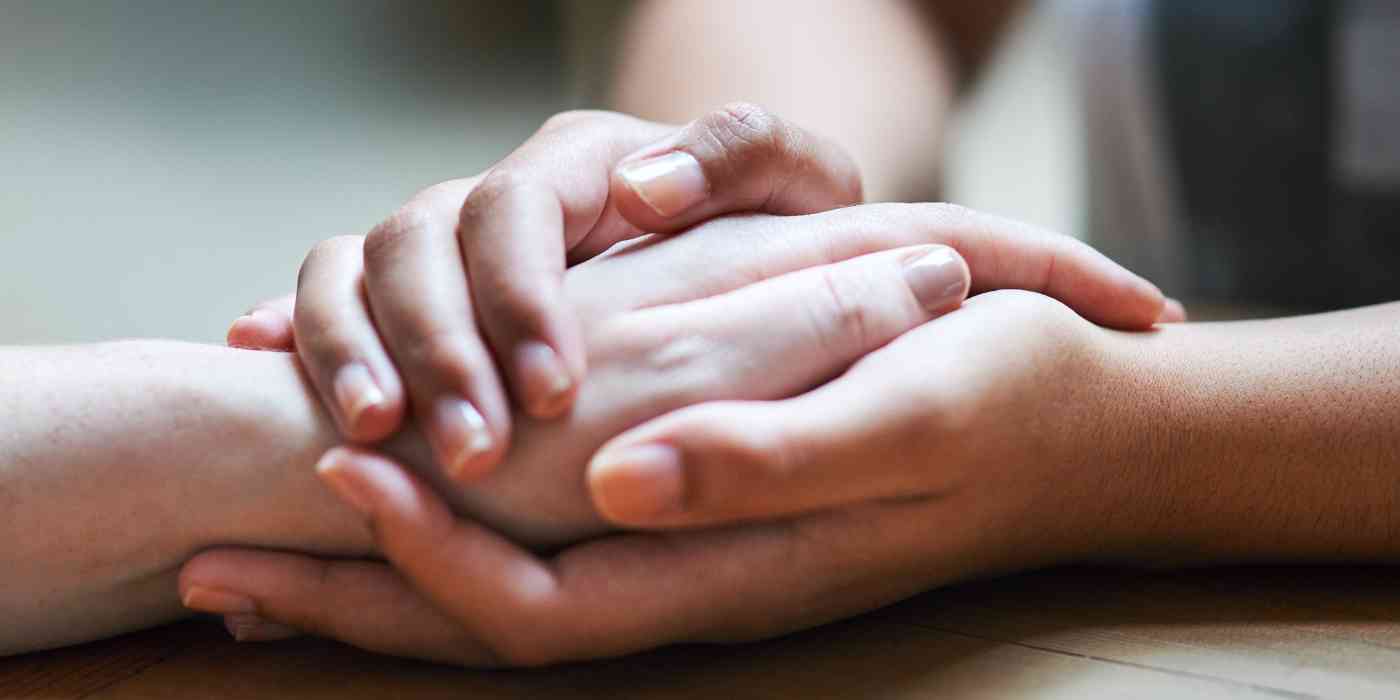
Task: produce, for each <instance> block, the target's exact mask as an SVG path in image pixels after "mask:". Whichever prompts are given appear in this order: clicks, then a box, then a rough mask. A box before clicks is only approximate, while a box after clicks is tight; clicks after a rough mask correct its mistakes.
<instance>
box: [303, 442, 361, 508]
mask: <svg viewBox="0 0 1400 700" xmlns="http://www.w3.org/2000/svg"><path fill="white" fill-rule="evenodd" d="M350 457H351V454H350V453H349V452H348V451H346V450H345V448H342V447H332V448H331V449H329V450H327V451H326V454H324V455H322V456H321V459H320V461H318V462H316V473H317V474H319V475H320V476H321V480H322V481H324V482H326V484H328V485H329V486H330V487H331V490H332V491H335V495H336V496H338V497H340V500H342V501H345V502H346V503H347V504H349V506H350V507H351V508H354V509H355V510H356V511H359V513H360V515H363V516H365V517H369V516H370V515H372V514H373V512H374V501H373V500H371V499H370V495H369V494H368V493H366V492H365V489H364V486H363V485H362V484H361V483H360V482H359V480H357V479H355V478H354V476H353V475H351V474H350V473H348V472H347V471H346V469H345V462H346V460H347V459H350Z"/></svg>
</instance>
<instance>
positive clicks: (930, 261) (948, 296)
mask: <svg viewBox="0 0 1400 700" xmlns="http://www.w3.org/2000/svg"><path fill="white" fill-rule="evenodd" d="M904 281H905V282H906V283H908V284H909V288H910V289H911V290H913V292H914V297H915V298H917V299H918V300H919V303H920V304H922V305H923V307H924V309H925V310H926V311H928V312H929V313H931V314H937V313H943V312H945V311H950V310H952V309H954V308H956V307H957V305H958V304H961V303H962V300H963V299H964V298H965V297H967V289H968V285H969V284H970V283H971V278H970V276H969V275H968V271H967V263H964V262H963V259H962V257H960V256H959V255H958V254H957V253H955V252H954V251H953V249H952V248H949V247H947V246H935V247H934V248H933V249H932V250H929V251H928V252H925V253H922V254H919V255H917V256H915V257H913V258H910V259H908V260H905V261H904Z"/></svg>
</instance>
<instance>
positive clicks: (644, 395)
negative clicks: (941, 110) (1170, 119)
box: [302, 202, 1162, 546]
mask: <svg viewBox="0 0 1400 700" xmlns="http://www.w3.org/2000/svg"><path fill="white" fill-rule="evenodd" d="M443 206H451V205H450V203H446V202H444V205H443ZM945 241H946V242H949V243H951V244H952V245H953V246H954V247H955V248H957V249H958V250H959V251H960V252H961V253H962V254H963V255H964V256H965V257H966V258H967V260H968V262H969V263H971V265H972V272H973V287H974V289H975V288H993V289H994V288H998V287H1030V288H1032V289H1044V290H1046V291H1048V292H1050V293H1053V294H1057V295H1060V296H1062V297H1063V298H1064V299H1065V300H1066V301H1068V302H1069V303H1070V304H1071V305H1072V306H1076V307H1078V308H1087V309H1096V310H1098V312H1099V315H1102V314H1105V313H1110V312H1116V313H1120V314H1121V313H1124V312H1126V311H1132V312H1136V313H1139V314H1143V315H1144V316H1145V315H1146V314H1149V313H1150V314H1155V313H1157V312H1158V311H1159V310H1160V309H1161V308H1162V300H1161V297H1160V295H1157V296H1155V297H1154V296H1152V294H1150V293H1148V292H1155V288H1152V287H1151V286H1150V285H1147V283H1146V282H1143V281H1141V280H1140V279H1139V278H1137V277H1135V276H1133V275H1131V274H1130V273H1128V272H1126V271H1124V270H1123V269H1122V268H1120V267H1118V266H1116V265H1114V264H1113V263H1112V262H1110V261H1108V260H1107V259H1106V258H1104V257H1103V256H1101V255H1099V254H1098V253H1096V252H1095V251H1093V250H1092V249H1091V248H1089V247H1087V246H1085V245H1083V244H1082V243H1079V242H1078V241H1075V240H1073V239H1070V238H1067V237H1064V236H1057V235H1053V234H1048V233H1044V232H1041V231H1037V230H1035V229H1031V228H1028V227H1025V226H1022V225H1019V224H1015V223H1014V222H1008V221H1006V220H1002V219H998V218H996V217H989V216H986V215H982V214H977V213H975V212H971V211H968V210H965V209H961V208H958V207H952V206H948V205H867V206H865V207H853V208H846V209H841V210H837V211H832V212H827V213H824V214H818V215H809V216H805V217H797V216H790V217H763V216H758V217H746V218H728V219H720V220H715V221H712V222H710V223H707V224H704V225H702V226H699V227H696V228H695V229H694V230H693V231H691V232H690V233H688V234H687V235H685V236H681V237H677V238H675V239H670V240H659V239H652V240H650V241H644V242H641V243H642V244H641V245H635V246H634V247H632V248H630V249H626V250H622V251H615V252H614V254H611V255H606V256H602V257H599V258H595V259H593V260H590V261H588V262H586V263H583V264H580V265H577V266H575V267H574V268H572V269H571V270H570V271H569V273H568V277H567V278H566V291H567V296H568V297H569V298H570V300H571V301H572V303H573V304H574V307H575V309H576V310H577V312H578V314H579V315H580V317H581V318H583V319H584V320H585V322H586V326H587V328H588V329H589V333H590V337H589V339H588V341H587V346H588V349H589V362H590V364H591V365H592V366H593V367H594V371H593V374H595V375H597V376H595V377H594V378H593V380H591V381H589V382H587V383H585V385H584V387H583V392H582V393H581V394H580V399H579V401H578V403H577V405H576V406H575V408H574V410H573V411H571V412H570V414H569V416H568V417H567V418H565V419H564V420H562V421H554V422H542V421H538V420H534V419H531V418H529V417H524V416H521V417H519V420H518V423H517V430H516V445H515V447H514V448H513V449H512V450H511V453H510V455H509V458H508V464H509V465H510V468H509V469H507V470H504V471H502V472H497V473H494V474H491V475H488V476H487V477H485V478H483V479H481V480H479V481H478V482H477V483H476V484H475V485H474V487H473V488H471V489H461V488H457V487H455V486H454V484H453V482H452V480H451V477H450V475H449V474H447V473H445V472H444V471H443V470H442V469H441V468H425V469H424V470H423V471H422V472H421V473H422V475H423V476H425V477H427V478H428V479H429V480H430V481H432V482H433V483H434V484H436V485H437V486H439V487H440V488H441V489H442V492H443V493H444V494H445V495H446V496H447V498H448V500H449V502H450V503H451V504H452V505H453V507H454V508H456V509H457V510H458V512H460V513H462V514H464V515H468V516H472V517H476V518H479V519H481V520H482V521H484V522H485V523H486V524H488V525H490V526H492V527H495V528H497V529H499V530H501V531H502V532H503V533H505V534H507V535H509V536H512V537H514V538H516V539H518V540H520V541H523V542H526V543H528V544H531V545H536V546H548V545H558V544H562V543H565V542H571V541H576V540H577V539H579V538H581V537H584V536H588V535H593V534H599V533H601V532H604V531H606V529H607V527H606V526H605V524H604V523H603V521H602V520H601V519H600V518H599V517H598V514H597V512H596V511H595V510H594V508H593V506H592V504H591V503H590V502H589V499H588V495H587V493H586V490H585V487H584V483H583V470H584V465H586V463H587V461H588V458H589V456H591V455H592V454H593V452H594V451H595V450H596V449H597V448H598V447H599V446H601V445H602V443H603V442H604V441H605V440H607V439H608V438H610V437H613V436H614V435H616V434H617V433H619V432H621V431H623V430H626V429H628V428H631V427H633V426H635V425H637V424H638V423H640V422H642V421H645V420H647V419H650V418H653V417H656V416H659V415H661V414H663V413H665V412H667V411H671V410H674V409H677V408H680V407H682V406H685V405H688V404H691V403H695V402H699V401H707V400H716V399H737V398H754V399H775V398H781V397H783V396H789V395H792V394H794V393H797V392H800V391H804V390H806V389H808V388H810V387H811V386H813V385H815V384H817V383H819V382H820V381H821V380H823V379H826V378H828V377H831V376H834V374H835V373H837V372H839V371H840V370H841V368H843V367H844V366H845V364H846V363H849V362H851V361H853V360H855V359H856V358H858V357H859V356H861V355H863V354H864V353H865V352H866V351H868V350H870V349H874V348H875V347H878V344H879V343H883V342H884V341H885V340H888V339H889V338H892V337H894V335H897V334H898V332H902V331H903V330H904V329H906V328H908V327H909V326H902V327H899V328H895V329H892V331H891V332H893V333H894V335H887V336H880V335H879V334H878V333H872V332H871V329H869V328H866V327H864V326H865V325H868V323H869V319H868V318H864V317H863V316H864V315H868V314H866V308H867V307H868V306H869V305H872V304H874V305H878V304H879V303H881V301H880V299H879V298H876V297H871V296H870V293H869V290H870V289H879V288H878V287H869V288H862V289H865V290H866V291H856V292H850V293H847V294H846V296H847V297H849V298H835V297H833V293H828V292H826V291H824V288H819V289H818V290H817V291H816V292H808V291H803V292H801V293H799V294H798V296H797V297H795V298H791V297H788V296H786V295H783V294H777V295H775V296H772V297H767V296H764V294H767V293H769V292H771V291H772V290H771V289H769V288H765V287H758V288H756V289H753V290H749V291H746V292H744V293H742V294H739V291H740V290H739V289H738V288H740V287H743V286H744V285H745V284H747V283H749V282H751V281H753V280H762V279H765V278H768V277H772V276H774V275H781V274H783V273H786V272H789V271H793V270H798V269H802V268H807V267H811V266H813V265H823V264H828V263H832V262H837V261H841V260H846V259H849V258H851V257H854V256H858V255H861V254H864V253H868V252H871V251H879V250H884V249H889V248H892V247H900V246H908V245H916V244H925V243H938V242H945ZM362 245H363V243H362V241H361V239H358V238H350V237H344V238H337V239H331V240H330V241H327V242H325V243H323V244H322V245H320V246H318V248H317V251H316V252H315V253H313V254H312V255H311V256H309V257H308V260H307V263H306V265H305V267H304V268H303V272H302V279H303V281H306V280H321V281H322V282H320V283H318V285H317V289H318V293H319V294H320V295H321V296H322V301H321V302H320V303H321V304H322V305H324V306H325V307H326V308H335V309H342V310H353V309H355V308H363V306H364V304H365V300H364V299H363V297H361V296H360V295H358V294H356V293H355V290H354V287H353V286H351V285H346V284H341V283H337V282H336V281H337V280H342V281H343V280H355V279H359V278H360V277H361V275H362V264H363V263H362V260H363V256H361V255H360V252H359V251H360V248H361V246H362ZM804 289H805V287H804ZM725 292H735V293H736V294H738V296H739V298H740V300H741V301H738V302H732V301H731V302H727V303H730V304H734V303H738V304H740V305H739V306H735V307H732V308H735V309H738V311H735V312H727V311H726V312H721V313H717V314H715V315H713V316H710V317H707V316H705V315H703V314H704V313H706V312H705V311H704V310H705V309H707V308H710V307H709V304H712V303H713V304H718V303H721V301H722V300H721V299H720V298H718V297H716V298H715V299H710V300H708V301H706V302H704V303H700V302H699V300H701V299H703V298H707V297H714V296H715V295H719V294H722V293H725ZM836 293H840V290H836ZM906 296H907V293H906ZM692 301H694V302H697V303H696V304H695V305H693V306H687V305H685V304H682V303H681V302H692ZM824 301H825V302H831V303H832V304H837V305H839V306H840V307H839V308H826V307H820V306H819V307H818V308H817V309H816V310H815V311H814V312H813V313H818V314H820V315H818V316H817V318H821V317H824V316H825V315H831V314H837V315H847V316H851V315H854V318H852V319H847V320H846V321H842V322H841V323H847V324H852V323H853V324H854V325H855V327H854V328H851V329H849V331H850V332H851V333H853V334H856V335H859V336H860V338H859V340H858V341H857V342H855V343H853V345H854V346H856V347H854V348H851V347H844V346H833V345H831V344H830V343H829V342H828V341H820V340H818V339H813V338H812V337H811V332H812V331H813V330H814V329H812V328H810V327H809V326H807V325H804V324H805V319H803V318H802V317H801V316H800V315H794V313H793V310H794V309H797V308H806V307H810V306H811V305H813V304H821V303H822V302H824ZM1134 304H1135V306H1134ZM653 307H656V308H653ZM726 308H731V307H726ZM877 308H878V306H877ZM1110 310H1111V311H1110ZM755 314H758V315H755ZM763 314H767V315H766V316H764V315H763ZM721 318H722V319H726V321H725V322H724V323H720V322H717V321H715V320H713V319H721ZM911 322H912V321H911ZM815 330H819V329H815ZM872 343H874V344H872ZM707 347H713V348H723V349H724V350H725V352H723V353H720V352H710V353H706V352H705V348H707ZM838 351H839V352H838ZM419 444H420V443H417V442H415V441H413V440H411V439H409V440H398V441H396V442H395V443H392V444H391V445H390V447H391V448H393V449H394V450H395V453H396V454H399V455H401V456H404V457H407V458H408V460H409V463H410V464H414V465H426V466H429V467H430V466H431V465H432V464H433V459H432V457H431V455H430V454H427V453H424V452H423V451H422V450H421V449H417V447H418V446H419Z"/></svg>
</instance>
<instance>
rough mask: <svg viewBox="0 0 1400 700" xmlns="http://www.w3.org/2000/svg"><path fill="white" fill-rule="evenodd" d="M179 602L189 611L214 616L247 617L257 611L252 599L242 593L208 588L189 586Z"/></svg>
mask: <svg viewBox="0 0 1400 700" xmlns="http://www.w3.org/2000/svg"><path fill="white" fill-rule="evenodd" d="M180 602H182V603H183V604H184V605H185V607H187V608H189V609H190V610H197V611H199V612H206V613H213V614H215V615H233V614H240V613H241V614H245V615H247V614H252V613H256V612H257V611H258V606H257V604H256V603H254V602H253V599H252V598H249V597H248V596H246V595H243V594H242V593H235V592H233V591H230V590H226V589H223V588H211V587H208V586H190V587H189V588H188V589H186V590H185V597H184V598H183V599H182V600H181V601H180Z"/></svg>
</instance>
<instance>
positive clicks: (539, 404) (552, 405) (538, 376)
mask: <svg viewBox="0 0 1400 700" xmlns="http://www.w3.org/2000/svg"><path fill="white" fill-rule="evenodd" d="M515 361H516V366H517V367H518V368H519V372H520V378H521V382H522V383H523V384H524V387H523V388H524V392H523V393H524V395H525V401H526V403H527V404H528V406H529V409H530V412H531V413H532V414H534V415H535V416H537V417H550V416H555V415H558V414H559V413H560V412H562V411H563V410H564V409H565V408H566V404H565V401H567V399H568V397H569V392H570V391H571V390H572V389H573V387H574V378H573V377H571V376H570V375H569V371H568V370H567V369H565V368H564V362H563V361H562V360H560V359H559V354H558V353H556V352H554V348H551V347H549V346H548V345H545V344H544V343H541V342H538V341H530V342H526V343H522V344H521V345H520V347H519V348H517V349H516V351H515Z"/></svg>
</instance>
